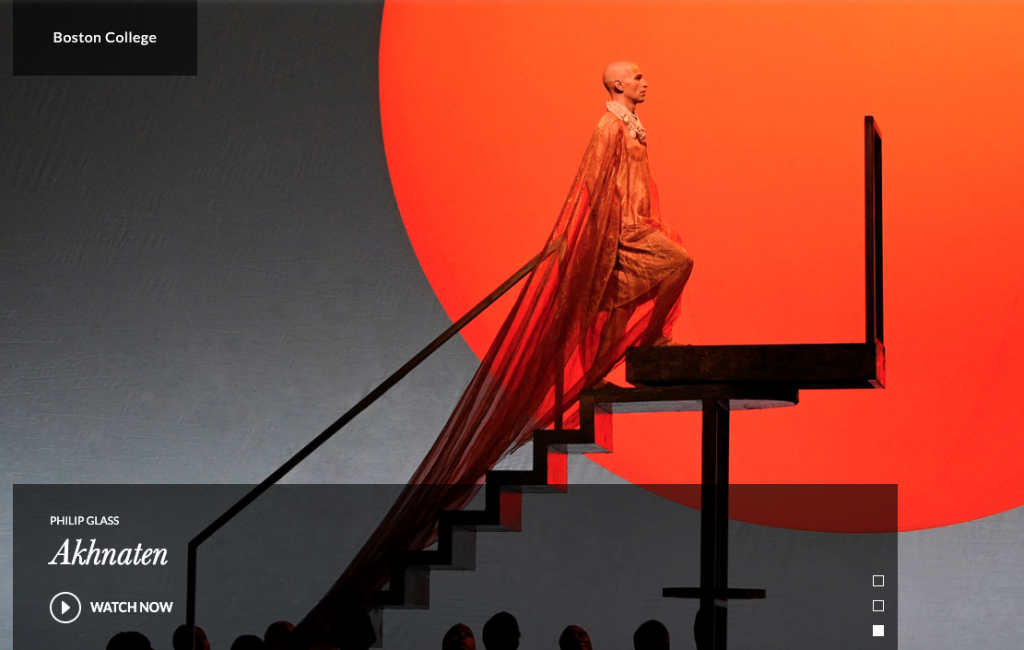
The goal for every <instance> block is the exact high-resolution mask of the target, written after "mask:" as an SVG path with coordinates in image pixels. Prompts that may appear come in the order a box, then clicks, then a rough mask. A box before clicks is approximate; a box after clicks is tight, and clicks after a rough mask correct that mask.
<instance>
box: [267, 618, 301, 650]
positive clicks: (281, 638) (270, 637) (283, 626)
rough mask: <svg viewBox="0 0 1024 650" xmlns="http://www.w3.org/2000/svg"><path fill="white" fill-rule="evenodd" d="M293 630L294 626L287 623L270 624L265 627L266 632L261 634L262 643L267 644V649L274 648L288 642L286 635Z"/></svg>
mask: <svg viewBox="0 0 1024 650" xmlns="http://www.w3.org/2000/svg"><path fill="white" fill-rule="evenodd" d="M294 629H295V626H294V625H292V624H291V623H289V622H288V621H277V622H276V623H271V624H270V625H268V626H267V631H266V632H264V633H263V642H264V643H266V644H267V647H268V648H276V647H277V646H279V645H283V644H284V642H285V641H287V640H288V635H289V634H291V631H292V630H294Z"/></svg>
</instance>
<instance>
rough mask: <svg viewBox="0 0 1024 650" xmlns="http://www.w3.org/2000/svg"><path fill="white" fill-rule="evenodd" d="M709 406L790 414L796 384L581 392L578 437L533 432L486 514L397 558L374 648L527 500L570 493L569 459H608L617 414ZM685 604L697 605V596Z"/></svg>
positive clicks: (498, 475) (464, 566)
mask: <svg viewBox="0 0 1024 650" xmlns="http://www.w3.org/2000/svg"><path fill="white" fill-rule="evenodd" d="M675 349H676V348H650V349H648V350H646V351H645V352H646V353H647V354H654V355H659V354H664V353H665V352H667V351H669V350H675ZM686 349H689V350H691V351H692V350H697V349H698V348H686ZM709 401H710V402H712V403H714V404H719V403H722V404H725V405H727V407H728V409H729V410H749V409H764V408H778V407H784V406H793V405H796V404H797V402H798V388H797V387H796V386H795V385H793V384H791V383H784V384H775V385H768V384H763V383H747V384H743V383H739V384H723V383H706V384H690V385H678V386H641V387H636V388H618V387H609V388H602V389H598V390H590V391H584V392H583V393H581V396H580V427H579V429H559V430H552V429H543V430H538V431H536V432H535V433H534V437H533V450H532V452H533V469H531V470H491V471H489V472H488V473H487V476H486V479H485V484H484V491H485V493H484V507H483V508H482V509H479V510H461V511H442V512H441V513H440V514H439V518H438V537H437V547H436V548H435V549H432V550H427V551H406V552H403V553H401V554H399V555H398V556H397V557H396V560H395V562H394V563H393V565H392V569H391V581H390V588H389V589H387V590H384V591H380V592H377V594H375V595H374V597H371V599H370V604H371V606H372V607H373V611H372V612H371V618H372V619H373V620H374V623H375V626H376V627H377V639H378V645H377V647H381V646H382V640H383V635H382V628H383V625H382V618H383V617H382V615H381V614H382V610H384V609H427V608H429V607H430V572H431V571H438V570H473V569H475V568H476V535H477V533H478V532H509V531H517V532H518V531H520V530H521V529H522V512H523V494H524V493H551V492H565V491H566V490H567V489H568V485H567V483H568V455H569V454H583V453H587V454H590V453H607V452H610V451H611V450H612V438H613V435H612V431H613V429H612V422H613V417H612V416H613V415H614V414H616V413H652V412H680V411H701V410H703V409H704V407H705V404H706V403H707V402H709ZM731 591H732V593H731V594H730V596H731V597H733V598H736V597H743V594H744V593H746V592H751V593H754V592H757V590H735V589H734V590H731ZM741 592H742V593H741ZM666 595H667V596H680V595H682V594H678V593H676V594H669V593H666ZM683 597H699V589H696V590H694V591H693V592H692V593H689V594H688V595H683ZM748 597H749V594H748ZM753 597H761V598H763V597H764V592H763V591H760V592H757V595H754V596H753Z"/></svg>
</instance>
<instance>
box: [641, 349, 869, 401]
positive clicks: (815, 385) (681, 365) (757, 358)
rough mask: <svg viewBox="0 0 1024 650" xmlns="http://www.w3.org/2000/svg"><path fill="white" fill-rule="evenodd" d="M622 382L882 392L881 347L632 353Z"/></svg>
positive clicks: (647, 350) (642, 384)
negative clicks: (751, 384) (777, 385)
mask: <svg viewBox="0 0 1024 650" xmlns="http://www.w3.org/2000/svg"><path fill="white" fill-rule="evenodd" d="M626 379H627V380H628V381H629V382H630V383H632V384H637V385H641V386H689V385H694V384H733V385H743V384H748V383H760V384H777V383H783V384H791V385H792V386H794V387H796V388H797V389H831V388H843V389H845V388H884V387H885V346H884V345H883V344H882V343H881V342H880V341H877V340H876V341H874V342H873V343H806V344H794V345H693V346H689V345H687V346H671V347H654V348H631V349H629V350H627V352H626Z"/></svg>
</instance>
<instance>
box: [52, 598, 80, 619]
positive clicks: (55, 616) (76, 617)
mask: <svg viewBox="0 0 1024 650" xmlns="http://www.w3.org/2000/svg"><path fill="white" fill-rule="evenodd" d="M65 594H66V595H68V596H71V597H72V598H74V599H75V602H76V603H78V613H77V614H75V617H74V618H73V619H71V620H70V621H62V620H60V619H59V618H57V615H56V614H54V613H53V601H55V600H57V599H58V598H60V597H61V596H63V595H65ZM81 615H82V601H80V600H78V596H76V595H74V594H73V593H71V592H70V591H62V592H60V593H59V594H57V595H56V596H54V597H53V598H51V599H50V616H51V617H52V618H53V620H55V621H57V622H58V623H60V624H61V625H67V624H68V623H74V622H75V621H77V620H78V617H79V616H81Z"/></svg>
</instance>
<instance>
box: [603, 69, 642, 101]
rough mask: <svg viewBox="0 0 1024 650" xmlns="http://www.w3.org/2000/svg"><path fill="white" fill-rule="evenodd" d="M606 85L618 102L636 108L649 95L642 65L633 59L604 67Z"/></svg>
mask: <svg viewBox="0 0 1024 650" xmlns="http://www.w3.org/2000/svg"><path fill="white" fill-rule="evenodd" d="M604 87H605V89H606V90H607V91H608V94H609V95H610V96H611V100H612V101H613V102H615V103H616V104H621V105H622V106H623V107H625V108H626V109H628V110H630V111H634V110H636V105H637V104H642V103H643V101H644V97H645V96H646V95H647V80H646V79H644V73H643V72H642V71H641V70H640V66H638V65H637V64H635V63H633V62H632V61H616V62H615V63H609V64H608V65H607V66H606V67H605V69H604Z"/></svg>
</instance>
